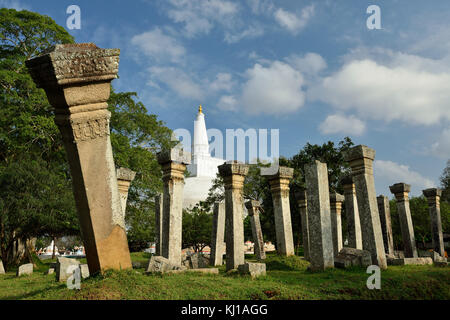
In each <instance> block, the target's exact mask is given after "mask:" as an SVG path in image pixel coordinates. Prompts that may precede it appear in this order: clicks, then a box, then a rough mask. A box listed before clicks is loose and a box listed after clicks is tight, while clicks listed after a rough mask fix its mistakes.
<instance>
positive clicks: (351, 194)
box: [342, 175, 363, 250]
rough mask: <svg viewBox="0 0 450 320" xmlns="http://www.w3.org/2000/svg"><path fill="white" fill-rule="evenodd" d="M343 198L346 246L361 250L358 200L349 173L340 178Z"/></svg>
mask: <svg viewBox="0 0 450 320" xmlns="http://www.w3.org/2000/svg"><path fill="white" fill-rule="evenodd" d="M342 186H343V188H344V198H345V215H346V217H347V229H348V246H349V247H350V248H355V249H359V250H362V248H363V246H362V234H361V222H360V220H359V211H358V201H357V200H356V190H355V184H354V183H353V179H352V176H351V175H347V176H346V177H345V178H344V179H342Z"/></svg>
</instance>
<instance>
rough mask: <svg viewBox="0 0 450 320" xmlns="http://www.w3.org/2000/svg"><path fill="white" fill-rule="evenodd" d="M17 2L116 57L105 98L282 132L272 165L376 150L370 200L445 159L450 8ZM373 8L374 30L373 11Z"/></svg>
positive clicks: (425, 178)
mask: <svg viewBox="0 0 450 320" xmlns="http://www.w3.org/2000/svg"><path fill="white" fill-rule="evenodd" d="M432 3H433V4H432V5H431V4H428V2H425V1H418V0H417V1H407V0H397V1H396V0H391V1H364V0H351V1H350V0H349V1H332V0H329V1H327V0H324V1H300V0H297V1H271V0H246V1H225V0H223V1H218V0H196V1H187V0H168V1H159V0H154V1H150V0H134V1H118V0H110V1H64V0H41V1H24V0H22V1H12V0H0V5H1V6H2V7H13V8H17V9H22V8H25V9H28V10H32V11H36V12H39V13H41V14H46V15H49V16H50V17H52V18H53V19H54V20H55V21H56V22H57V23H58V24H60V25H62V26H64V27H66V19H67V17H68V16H69V15H68V14H67V13H66V9H67V7H68V6H69V5H71V4H77V5H79V7H80V8H81V29H80V30H69V31H70V33H71V34H72V35H74V36H75V39H76V41H77V42H94V43H96V44H97V45H98V46H99V47H102V48H120V49H121V60H120V66H119V76H120V79H117V80H114V87H115V88H116V89H117V90H121V91H136V92H137V93H138V96H139V99H140V100H141V101H142V102H144V104H145V105H146V106H147V108H148V110H149V112H151V113H155V114H157V115H158V116H159V118H160V119H161V120H163V121H165V122H166V124H167V125H168V126H169V127H170V128H172V129H177V128H186V129H189V130H193V120H194V118H195V114H196V110H197V106H198V105H199V104H202V105H203V110H204V113H205V114H206V124H207V127H208V128H217V129H220V130H222V131H223V132H224V133H225V129H227V128H233V129H237V128H243V129H248V128H266V129H280V154H281V155H284V156H292V155H294V154H296V153H297V152H298V151H299V150H300V149H301V148H302V147H303V146H304V145H305V143H306V142H310V143H318V144H321V143H324V142H326V141H328V140H333V141H336V142H337V141H339V140H340V139H342V138H343V137H345V136H347V135H348V136H350V137H351V138H352V139H353V140H354V142H355V143H356V144H365V145H368V146H370V147H372V148H374V149H375V150H376V152H377V154H376V161H375V164H374V170H375V179H376V190H377V194H385V195H388V196H389V197H391V194H390V192H389V189H388V186H389V185H391V184H393V183H397V182H406V183H410V184H411V185H412V194H413V195H418V194H420V193H421V190H422V189H424V188H427V187H433V186H436V185H437V184H438V182H439V176H440V175H441V173H442V170H443V168H444V167H445V164H446V161H447V159H449V158H450V42H449V41H448V40H449V39H450V20H449V19H448V17H449V13H450V2H449V1H444V0H441V1H433V2H432ZM373 4H376V5H378V6H379V7H380V9H381V27H382V29H380V30H369V29H368V28H367V26H366V20H367V18H368V17H369V16H370V14H367V13H366V9H367V7H368V6H369V5H373Z"/></svg>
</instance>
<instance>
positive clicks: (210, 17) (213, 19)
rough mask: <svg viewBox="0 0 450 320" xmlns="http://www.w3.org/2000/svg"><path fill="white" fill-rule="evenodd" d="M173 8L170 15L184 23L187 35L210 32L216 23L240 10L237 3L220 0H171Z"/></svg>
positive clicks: (194, 35) (229, 17) (223, 20)
mask: <svg viewBox="0 0 450 320" xmlns="http://www.w3.org/2000/svg"><path fill="white" fill-rule="evenodd" d="M169 2H170V4H171V5H172V9H170V10H169V11H168V16H169V18H170V19H172V20H173V21H174V22H176V23H182V24H184V32H185V35H186V36H187V37H190V38H192V37H196V36H198V35H201V34H208V33H209V32H210V31H211V29H212V28H213V27H214V24H215V23H217V22H219V23H222V24H223V23H226V22H229V20H230V19H232V18H233V17H234V15H236V14H237V13H238V11H239V7H238V5H237V4H236V3H233V2H230V1H220V0H196V1H190V0H170V1H169Z"/></svg>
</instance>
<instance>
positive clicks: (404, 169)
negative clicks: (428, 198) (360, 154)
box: [373, 160, 435, 195]
mask: <svg viewBox="0 0 450 320" xmlns="http://www.w3.org/2000/svg"><path fill="white" fill-rule="evenodd" d="M373 165H374V175H375V180H376V181H377V183H379V182H382V183H383V185H384V186H385V188H383V189H384V190H386V189H388V188H389V186H390V185H393V184H394V183H400V182H404V183H407V184H410V185H411V193H412V194H413V195H420V194H421V193H422V191H421V190H423V189H427V188H433V187H435V183H434V182H433V181H432V180H430V179H428V178H426V177H424V176H422V175H421V174H420V173H418V172H416V171H413V170H411V169H410V168H409V166H407V165H403V164H398V163H396V162H393V161H385V160H375V161H374V164H373Z"/></svg>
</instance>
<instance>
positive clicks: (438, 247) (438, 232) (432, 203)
mask: <svg viewBox="0 0 450 320" xmlns="http://www.w3.org/2000/svg"><path fill="white" fill-rule="evenodd" d="M422 192H423V195H424V196H425V197H426V198H427V200H428V210H429V212H430V222H431V238H432V240H433V248H434V251H436V252H437V253H439V254H440V255H441V257H445V251H444V239H443V235H442V223H441V204H440V200H441V195H442V190H441V189H437V188H431V189H425V190H423V191H422Z"/></svg>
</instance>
